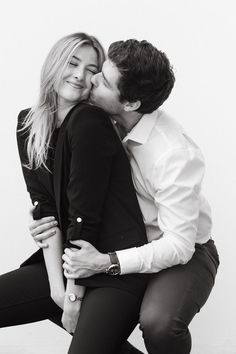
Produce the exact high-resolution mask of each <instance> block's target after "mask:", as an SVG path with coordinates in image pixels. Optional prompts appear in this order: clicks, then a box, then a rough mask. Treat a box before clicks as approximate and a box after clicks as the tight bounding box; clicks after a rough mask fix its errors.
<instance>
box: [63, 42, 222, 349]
mask: <svg viewBox="0 0 236 354" xmlns="http://www.w3.org/2000/svg"><path fill="white" fill-rule="evenodd" d="M174 81H175V78H174V74H173V71H172V68H171V66H170V63H169V60H168V58H167V57H166V55H165V54H164V53H163V52H161V51H159V50H158V49H156V48H155V47H154V46H153V45H151V44H150V43H148V42H147V41H137V40H127V41H119V42H115V43H113V44H112V45H111V46H110V48H109V52H108V59H107V60H106V62H105V63H104V65H103V69H102V72H101V73H99V74H97V75H95V76H94V77H93V78H92V83H93V85H94V87H93V90H92V94H91V100H92V102H93V103H94V104H96V105H98V106H99V107H101V108H103V109H104V110H106V111H107V112H109V113H110V115H111V118H112V119H113V120H114V121H115V122H116V125H117V126H118V127H119V128H120V130H121V131H122V132H123V134H124V136H123V144H124V147H125V149H126V151H127V154H128V156H129V159H130V163H131V167H132V173H133V181H134V185H135V188H136V191H137V197H138V200H139V204H140V208H141V211H142V213H143V218H144V222H145V226H146V231H147V237H148V240H149V243H148V244H147V245H144V246H142V247H138V248H131V249H127V250H122V251H118V252H114V253H113V254H112V255H107V254H101V253H99V252H98V251H97V250H96V249H95V248H94V247H93V246H91V245H90V244H89V243H87V242H85V241H75V244H77V245H78V246H80V247H81V250H78V251H76V252H73V254H74V256H75V253H76V254H77V261H76V262H74V263H73V260H70V262H69V263H70V265H68V264H67V263H68V261H69V258H70V256H71V254H72V251H71V250H66V254H65V255H64V256H63V259H64V261H65V264H64V268H65V274H66V275H67V277H68V278H69V277H71V278H76V277H86V276H90V275H92V274H95V273H98V272H107V273H108V274H117V275H118V274H121V275H122V274H127V273H139V272H143V273H153V277H152V280H151V281H150V283H149V286H148V288H147V290H146V293H145V296H144V299H143V304H142V308H141V313H140V328H141V330H142V331H143V337H144V341H145V345H146V348H147V351H148V353H149V354H154V353H155V354H156V353H158V354H188V353H190V350H191V336H190V333H189V329H188V325H189V323H190V321H191V320H192V318H193V317H194V315H195V314H196V313H197V312H198V311H199V310H200V309H201V307H202V306H203V305H204V303H205V302H206V300H207V298H208V296H209V294H210V292H211V289H212V287H213V285H214V279H215V275H216V272H217V268H218V264H219V260H218V254H217V251H216V248H215V245H214V242H213V240H212V239H211V216H210V207H209V205H208V203H207V201H206V199H205V198H204V197H203V195H202V193H201V182H202V178H203V174H204V161H203V157H202V154H201V152H200V150H199V148H198V147H197V146H196V144H195V143H194V142H193V141H192V140H191V139H190V138H189V137H188V136H187V135H186V133H185V132H184V131H183V129H182V128H181V126H180V125H179V124H178V123H177V122H176V121H174V120H173V119H172V118H171V117H170V116H169V115H168V114H166V113H165V112H164V111H162V110H160V109H159V107H160V106H161V105H162V104H163V102H164V101H165V100H166V99H167V98H168V96H169V94H170V92H171V90H172V88H173V86H174ZM121 222H122V220H121ZM75 269H76V270H75ZM67 270H68V271H69V273H67ZM127 352H128V350H127ZM134 352H135V351H134Z"/></svg>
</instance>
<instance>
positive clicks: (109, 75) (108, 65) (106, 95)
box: [90, 59, 123, 115]
mask: <svg viewBox="0 0 236 354" xmlns="http://www.w3.org/2000/svg"><path fill="white" fill-rule="evenodd" d="M120 76H121V74H120V72H119V70H118V69H117V67H116V65H115V64H114V63H113V62H112V61H110V60H109V59H108V60H106V61H105V62H104V64H103V67H102V72H100V73H98V74H96V75H94V76H93V77H92V79H91V82H92V84H93V88H92V91H91V94H90V100H91V102H92V103H93V104H95V105H97V106H99V107H101V108H103V109H104V110H105V111H106V112H108V113H109V114H111V115H119V114H120V113H121V112H122V110H123V104H122V103H121V102H120V100H119V90H118V87H117V84H118V82H119V79H120Z"/></svg>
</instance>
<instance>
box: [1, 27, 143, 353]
mask: <svg viewBox="0 0 236 354" xmlns="http://www.w3.org/2000/svg"><path fill="white" fill-rule="evenodd" d="M103 61H104V52H103V49H102V47H101V45H100V44H99V42H98V41H97V40H96V39H95V38H94V37H91V36H88V35H86V34H84V33H75V34H72V35H69V36H66V37H64V38H62V39H61V40H59V41H58V42H57V43H56V44H55V45H54V47H53V48H52V49H51V51H50V53H49V55H48V57H47V58H46V61H45V63H44V66H43V69H42V74H41V86H40V95H39V99H38V103H37V104H36V106H35V107H33V108H32V109H31V110H24V111H22V112H21V113H20V114H19V117H18V129H17V141H18V148H19V154H20V159H21V162H22V170H23V174H24V178H25V182H26V185H27V190H28V192H29V193H30V197H31V200H32V202H33V204H35V205H36V207H35V209H34V212H33V216H34V219H41V218H45V217H47V218H48V219H50V218H51V219H53V217H54V218H55V220H57V221H53V222H54V223H55V229H54V235H53V237H51V238H49V239H48V240H47V243H48V245H49V247H48V248H43V250H42V249H40V250H39V251H38V252H36V253H35V254H34V255H32V256H31V257H30V258H29V259H28V260H27V261H25V262H24V263H23V264H22V266H21V268H20V269H18V270H15V271H13V272H10V273H7V274H4V275H2V276H1V277H0V289H1V293H0V326H1V327H4V326H11V325H16V324H22V323H28V322H33V321H38V320H42V319H46V318H52V317H55V316H58V315H62V323H63V326H64V327H65V328H66V329H67V331H68V332H70V333H74V335H73V339H72V342H71V345H70V349H69V353H70V354H73V353H78V352H79V353H80V354H83V353H84V354H90V353H91V354H92V353H97V352H98V351H99V352H100V353H103V354H105V353H110V354H111V353H112V354H115V353H118V352H119V351H120V348H121V346H122V343H123V342H124V341H125V340H126V339H127V338H128V336H129V335H130V333H131V332H132V330H133V329H134V327H135V326H136V324H137V321H138V313H139V308H140V304H141V299H142V295H143V292H144V290H145V283H146V277H145V276H143V275H126V276H120V277H119V276H117V277H111V276H110V275H107V274H101V275H96V276H93V277H90V278H87V279H80V280H79V279H77V280H76V281H75V282H74V281H73V280H68V281H66V279H65V278H64V276H63V269H62V259H61V256H62V253H63V244H64V243H66V242H69V241H70V240H73V239H83V240H86V241H89V242H90V243H92V244H93V245H95V246H96V248H98V249H99V250H100V251H102V252H109V251H110V252H111V251H113V250H118V249H122V248H127V247H130V246H139V245H142V244H144V243H145V242H146V236H145V227H144V224H143V221H142V215H141V212H140V210H139V206H138V202H137V199H136V194H135V190H134V187H133V185H132V178H131V174H130V166H129V161H128V159H127V156H126V154H125V151H124V149H123V147H122V144H121V143H120V140H119V137H118V135H117V133H116V131H115V129H114V127H113V125H112V123H111V121H110V119H109V117H108V116H107V115H106V113H105V112H103V111H102V110H101V109H99V108H97V107H95V106H91V105H89V104H88V103H86V100H87V99H88V96H89V92H90V89H91V81H90V80H91V77H92V76H93V74H95V73H97V72H98V71H100V70H101V66H102V63H103ZM48 219H47V220H48ZM56 222H58V224H56ZM57 225H58V226H57ZM85 287H87V288H86V292H85ZM71 295H73V296H72V297H71ZM74 300H76V301H74Z"/></svg>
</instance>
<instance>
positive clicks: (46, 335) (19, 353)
mask: <svg viewBox="0 0 236 354" xmlns="http://www.w3.org/2000/svg"><path fill="white" fill-rule="evenodd" d="M70 340H71V336H70V335H69V334H67V333H66V332H65V331H64V330H63V329H61V328H59V327H58V326H56V325H54V324H52V323H51V322H50V321H41V322H38V323H33V324H28V325H23V326H15V327H8V328H3V329H0V354H42V353H43V354H66V353H67V350H68V348H69V343H70ZM130 340H131V341H132V343H134V344H135V345H136V346H137V347H138V348H139V349H140V350H142V351H143V352H144V353H145V354H146V353H147V352H146V351H145V349H144V345H143V343H142V338H141V333H140V332H139V330H138V329H135V331H134V332H133V333H132V335H131V337H130ZM98 354H101V353H99V352H98Z"/></svg>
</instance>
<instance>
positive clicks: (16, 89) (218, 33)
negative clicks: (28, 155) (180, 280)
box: [0, 0, 236, 354]
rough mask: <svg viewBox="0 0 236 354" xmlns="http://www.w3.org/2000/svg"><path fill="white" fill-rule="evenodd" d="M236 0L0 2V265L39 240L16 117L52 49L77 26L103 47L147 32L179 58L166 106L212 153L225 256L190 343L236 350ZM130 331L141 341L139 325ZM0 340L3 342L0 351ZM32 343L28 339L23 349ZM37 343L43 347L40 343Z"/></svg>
mask: <svg viewBox="0 0 236 354" xmlns="http://www.w3.org/2000/svg"><path fill="white" fill-rule="evenodd" d="M234 3H235V2H234V0H232V1H230V0H225V1H220V0H219V1H217V0H208V1H206V0H198V1H193V0H178V1H174V0H173V1H171V0H166V1H159V0H146V1H144V0H129V1H128V0H126V1H125V0H120V1H112V0H110V1H109V0H100V1H96V0H94V1H91V0H87V1H86V3H85V1H80V0H67V1H59V0H57V1H56V0H51V1H49V0H41V1H30V0H28V1H27V0H21V1H17V0H15V1H10V0H9V1H8V2H7V3H6V2H5V4H3V2H1V5H0V38H1V40H0V50H1V54H0V60H1V63H0V85H1V86H0V89H1V92H0V98H1V112H2V113H1V129H0V158H1V174H0V178H1V180H0V181H1V183H0V196H1V199H0V215H1V233H0V240H1V248H0V273H3V272H6V271H9V270H11V269H14V268H15V267H18V265H19V263H20V262H21V261H23V260H24V259H25V258H26V256H27V255H29V254H30V252H32V251H33V250H34V249H35V247H34V244H33V242H32V240H31V239H30V236H29V235H28V230H27V223H28V214H27V212H28V206H29V199H28V196H27V193H26V190H25V185H24V182H23V178H22V174H21V170H20V164H19V159H18V153H17V149H16V142H15V126H16V117H17V114H18V112H19V111H20V110H21V109H23V108H26V107H29V106H31V105H32V104H33V103H34V101H35V98H36V94H37V90H38V82H39V72H40V69H41V66H42V63H43V60H44V58H45V56H46V54H47V53H48V50H49V49H50V48H51V46H52V45H53V44H54V42H55V41H56V40H57V39H59V38H60V37H62V36H64V35H66V34H69V33H71V32H75V31H85V32H88V33H90V34H94V35H96V36H97V37H98V38H99V39H100V40H101V41H102V43H103V44H104V46H105V48H106V49H107V47H108V45H109V43H111V42H112V41H115V40H119V39H127V38H137V39H147V40H149V41H150V42H152V43H153V44H155V45H156V46H157V47H158V48H159V49H162V50H163V51H165V52H166V53H167V55H168V57H169V58H170V60H171V62H172V63H173V65H174V68H175V73H176V85H175V88H174V90H173V92H172V95H171V97H170V98H169V100H168V101H167V102H166V103H165V105H164V106H163V108H164V109H166V110H168V111H169V112H170V113H171V114H172V115H173V116H174V117H175V118H176V119H178V120H179V121H180V123H181V124H182V125H183V126H184V127H185V129H186V130H187V132H188V133H189V135H190V136H191V137H192V138H193V139H194V140H195V141H196V142H197V143H198V145H199V146H200V147H201V149H202V151H203V153H204V155H205V158H206V166H207V171H206V176H205V180H204V187H203V188H204V191H205V195H206V196H207V198H208V199H209V201H210V203H211V206H212V211H213V221H214V229H213V235H214V238H215V240H216V243H217V246H218V250H219V253H220V258H221V266H220V270H219V273H218V278H217V281H216V285H215V288H214V290H213V292H212V295H211V297H210V299H209V301H208V303H207V304H206V306H205V307H204V309H203V310H202V311H201V312H200V314H199V315H197V316H196V318H195V319H194V321H193V323H192V324H191V330H192V335H193V351H192V353H193V354H197V353H198V354H229V353H230V354H232V353H236V339H235V338H236V326H235V318H236V305H235V299H236V286H235V276H233V272H234V270H235V268H236V261H235V259H236V257H235V253H236V251H235V249H236V226H235V200H236V193H235V182H236V178H235V171H236V169H235V162H236V160H235V151H236V146H235V145H236V144H235V136H234V135H235V127H236V124H235V118H233V112H234V109H233V99H234V97H233V96H235V79H236V75H235V63H236V55H235V54H236V50H235V33H236V23H235V22H236V21H235V6H234ZM0 291H1V289H0ZM39 326H40V325H39ZM42 327H43V326H42ZM27 328H29V327H27ZM30 328H33V327H30ZM37 328H38V327H37ZM10 330H12V331H13V329H9V330H8V331H6V330H2V331H0V353H4V354H5V353H6V352H7V348H10V347H11V346H10V341H11V340H10V337H11V336H12V333H13V332H9V331H10ZM40 330H41V329H40ZM42 330H43V329H42ZM54 330H55V329H54V327H52V328H51V327H50V331H49V332H48V333H50V334H48V337H51V336H53V331H54ZM28 331H29V329H28ZM3 333H4V336H5V335H6V334H7V333H10V336H9V342H6V339H5V341H4V339H3V335H2V334H3ZM14 333H15V335H18V337H17V338H16V339H15V342H17V340H19V342H20V339H21V338H22V337H21V336H22V335H23V333H24V330H22V328H21V329H19V331H15V332H14ZM32 333H33V330H32ZM61 333H62V332H60V335H61V336H63V335H64V334H61ZM46 337H47V334H45V338H46ZM4 338H6V337H4ZM52 338H54V337H52ZM60 338H62V337H60ZM63 338H64V337H63ZM132 338H133V341H134V342H137V341H139V345H140V346H141V345H142V344H141V341H140V338H138V337H137V335H136V334H135V335H134V336H133V337H132ZM1 341H2V343H4V345H3V344H2V348H3V346H4V348H5V349H4V350H3V349H2V351H1ZM53 341H54V339H53ZM65 341H68V338H67V337H65ZM21 343H22V342H21ZM54 343H55V342H54ZM12 348H13V347H12ZM50 348H51V349H50V353H54V351H53V350H55V349H52V348H53V346H52V347H50ZM8 350H9V349H8ZM12 350H14V348H13V349H12ZM16 352H17V353H18V354H19V353H21V352H20V350H18V351H16ZM26 352H27V351H26V349H22V353H24V354H25V353H26ZM45 352H46V353H47V351H45ZM9 353H10V351H9ZM11 353H13V351H11ZM14 353H15V352H14ZM27 353H28V352H27ZM30 353H34V354H36V353H37V354H38V353H39V352H38V351H37V350H36V349H34V351H30ZM55 353H59V351H57V350H55ZM63 353H65V351H63ZM170 354H171V353H170Z"/></svg>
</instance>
